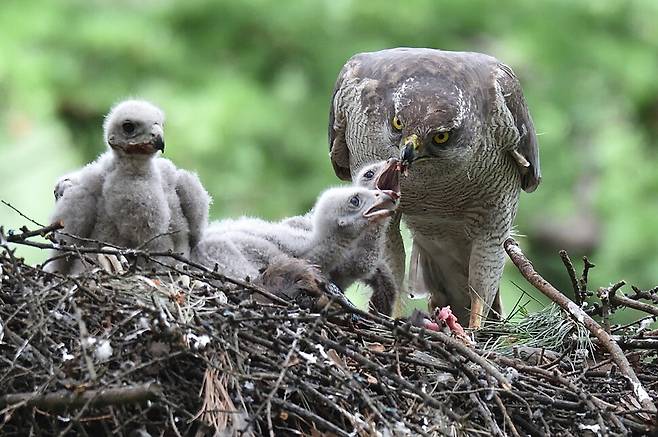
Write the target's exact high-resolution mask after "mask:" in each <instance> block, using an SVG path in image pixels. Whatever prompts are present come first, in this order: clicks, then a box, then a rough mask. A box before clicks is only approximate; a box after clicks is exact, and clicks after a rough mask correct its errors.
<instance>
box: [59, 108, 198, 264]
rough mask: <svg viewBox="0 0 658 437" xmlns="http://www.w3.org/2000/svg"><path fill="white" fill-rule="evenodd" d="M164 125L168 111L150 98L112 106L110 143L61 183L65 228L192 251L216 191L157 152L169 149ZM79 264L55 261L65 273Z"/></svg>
mask: <svg viewBox="0 0 658 437" xmlns="http://www.w3.org/2000/svg"><path fill="white" fill-rule="evenodd" d="M163 126H164V113H163V112H162V111H161V110H160V109H159V108H158V107H156V106H154V105H153V104H151V103H149V102H146V101H142V100H127V101H123V102H121V103H119V104H117V105H116V106H115V107H113V108H112V110H111V111H110V113H109V114H108V115H107V117H106V119H105V122H104V124H103V131H104V139H105V142H106V143H107V145H108V146H109V148H110V150H109V151H108V152H106V153H104V154H103V155H101V156H100V157H99V158H98V159H97V160H96V161H95V162H93V163H91V164H89V165H87V166H86V167H84V168H83V169H81V170H80V171H78V172H75V173H72V174H69V175H66V176H64V177H63V178H61V179H60V181H58V183H57V185H56V188H55V197H56V205H55V212H54V213H53V216H52V220H53V221H62V222H63V224H64V229H63V231H64V233H65V234H68V235H74V236H77V237H82V238H92V239H94V240H100V241H103V242H106V243H110V244H112V245H117V246H124V247H129V248H141V247H143V248H147V249H150V250H169V249H171V250H173V251H176V252H181V253H184V254H189V251H190V246H193V245H194V244H196V243H197V242H198V241H199V239H200V236H201V234H202V233H203V231H204V229H205V227H206V224H207V216H208V207H209V203H210V198H209V196H208V194H207V193H206V191H205V190H204V189H203V187H202V185H201V183H200V182H199V180H198V178H197V176H196V175H194V174H192V173H189V172H187V171H185V170H180V169H177V168H176V167H175V166H174V165H173V164H172V163H171V162H170V161H169V160H167V159H163V158H160V157H158V156H157V152H158V151H164V133H163ZM60 238H61V239H63V240H64V242H67V243H71V242H73V243H80V240H76V239H75V238H72V237H69V236H60ZM82 241H83V242H84V240H82ZM79 268H80V266H79V265H75V266H74V264H73V263H72V262H71V261H69V260H67V259H64V258H62V259H57V260H55V261H54V262H53V263H52V264H50V265H48V270H51V271H60V272H63V273H66V272H69V271H73V272H75V271H78V270H79Z"/></svg>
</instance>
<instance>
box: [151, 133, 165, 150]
mask: <svg viewBox="0 0 658 437" xmlns="http://www.w3.org/2000/svg"><path fill="white" fill-rule="evenodd" d="M153 147H155V150H160V151H161V152H162V153H164V148H165V143H164V140H163V139H162V137H161V136H156V137H154V138H153Z"/></svg>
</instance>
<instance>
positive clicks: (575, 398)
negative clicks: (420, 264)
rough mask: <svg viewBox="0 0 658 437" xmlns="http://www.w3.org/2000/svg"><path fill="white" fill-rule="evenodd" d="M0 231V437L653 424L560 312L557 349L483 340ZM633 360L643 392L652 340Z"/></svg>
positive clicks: (609, 428)
mask: <svg viewBox="0 0 658 437" xmlns="http://www.w3.org/2000/svg"><path fill="white" fill-rule="evenodd" d="M16 241H18V239H17V240H16ZM18 242H19V243H20V241H18ZM0 243H1V244H0V246H1V247H0V266H1V268H2V271H1V272H0V279H1V284H0V360H1V361H2V364H0V387H1V388H0V410H1V412H2V415H0V433H2V434H3V435H7V436H12V435H28V434H30V435H65V434H79V435H93V434H99V433H101V434H102V435H109V434H110V433H112V434H115V433H117V434H119V435H140V436H146V435H152V436H160V435H311V436H320V435H327V436H334V435H335V436H348V435H359V436H370V435H382V436H392V435H478V434H481V435H558V434H562V433H565V434H566V435H587V434H588V433H589V434H591V435H623V434H628V433H647V432H650V431H652V430H654V428H653V425H652V422H653V420H654V417H653V416H652V415H650V414H648V413H646V412H644V411H643V410H642V408H641V406H640V404H639V403H638V402H637V400H636V399H635V397H634V396H633V391H632V389H631V388H630V387H629V385H628V383H627V381H626V380H625V379H624V378H623V377H622V376H621V375H620V374H619V372H618V371H617V370H616V367H615V366H614V365H612V364H610V360H609V359H607V357H606V356H605V355H604V354H601V351H600V350H598V349H597V345H596V344H595V343H594V344H591V348H592V349H591V351H590V353H589V356H588V354H584V355H583V354H582V352H581V353H580V355H578V353H577V351H579V350H582V349H583V348H582V346H578V345H580V344H581V343H582V342H581V341H580V340H578V338H579V337H582V333H581V334H578V332H580V331H578V327H575V326H574V325H573V324H571V325H568V326H569V327H571V328H570V329H567V330H566V333H565V332H562V331H561V332H562V334H564V335H563V336H562V337H561V340H560V341H561V344H559V345H558V346H559V348H554V349H559V350H549V349H546V347H545V346H542V345H538V344H537V342H534V343H532V345H531V346H532V347H530V346H528V347H525V346H524V343H523V341H521V340H519V339H520V338H521V339H522V338H523V337H522V335H521V334H520V332H524V333H527V332H533V331H532V327H531V326H527V321H526V322H525V323H526V325H520V326H521V327H519V325H518V324H513V323H512V322H507V323H499V324H496V325H492V326H491V327H490V328H489V329H488V330H487V329H485V330H483V331H482V333H481V334H480V335H479V338H478V345H479V347H482V346H484V349H480V348H478V347H475V348H474V347H470V346H467V345H465V344H463V343H462V342H460V341H458V340H457V339H455V338H452V337H451V336H450V335H449V334H446V333H443V332H431V331H427V330H425V329H421V328H417V327H415V326H412V325H411V324H409V323H407V322H405V321H401V320H391V319H389V318H385V317H381V316H378V315H373V314H369V313H366V312H363V311H360V310H358V309H356V308H354V307H351V306H350V305H347V304H345V303H344V302H341V301H340V300H338V301H336V300H330V301H329V302H328V303H322V304H321V305H318V304H317V302H316V304H315V305H311V306H300V305H298V304H297V303H295V302H287V303H282V302H276V303H272V302H271V301H270V302H267V301H263V299H260V298H256V296H260V294H259V292H258V287H252V286H249V285H248V284H243V286H238V285H236V284H235V283H230V281H227V280H226V278H223V277H221V275H219V274H213V273H212V272H208V271H199V270H196V269H193V268H192V267H189V268H188V265H187V264H186V263H185V262H182V261H181V259H180V257H179V258H178V259H175V260H174V259H170V260H169V261H170V262H168V261H162V260H161V261H160V266H159V268H158V269H157V271H154V272H148V273H145V272H139V271H137V272H128V273H122V274H120V275H117V274H109V273H107V272H106V271H104V270H102V269H100V268H91V269H89V270H88V271H87V272H86V273H84V274H83V275H80V276H76V277H70V276H59V275H53V274H49V273H45V272H43V271H42V270H40V269H39V268H36V267H31V266H29V265H26V264H24V263H23V262H22V260H20V259H17V258H15V256H14V254H13V252H12V250H11V248H10V247H9V245H8V243H7V240H5V239H4V238H2V239H0ZM87 255H89V252H87ZM325 302H326V301H325ZM551 311H552V312H547V314H549V315H550V317H544V318H543V319H542V321H541V323H542V324H540V325H541V326H540V330H544V331H545V330H546V327H545V323H546V320H547V319H550V320H552V321H553V322H554V323H556V321H558V322H559V321H560V320H562V321H563V322H564V323H565V324H566V323H567V317H566V316H565V315H564V314H563V313H561V312H560V311H559V310H551ZM559 325H560V323H556V326H559ZM565 326H567V325H565ZM527 338H528V339H529V340H528V342H527V343H530V340H531V339H532V338H534V336H533V335H532V334H530V335H527ZM572 340H573V341H572ZM570 341H572V342H571V343H570ZM550 344H551V345H555V344H556V342H555V338H554V337H551V343H550ZM571 345H575V346H573V347H572V346H571ZM524 348H525V349H527V350H525V349H524ZM585 349H588V348H585ZM528 351H529V352H528ZM593 354H597V356H594V355H593ZM528 355H529V356H530V357H528ZM631 355H632V357H631V356H630V355H629V357H630V358H629V360H630V361H631V363H633V366H634V368H635V371H636V373H637V375H638V378H639V379H640V381H641V382H642V384H643V385H644V387H645V388H646V389H647V392H648V394H649V396H651V398H652V399H653V400H654V401H655V400H656V396H657V395H658V393H657V391H656V389H657V387H658V385H657V383H658V372H657V371H656V365H655V364H652V363H651V362H650V360H649V359H650V357H651V352H641V353H640V352H631Z"/></svg>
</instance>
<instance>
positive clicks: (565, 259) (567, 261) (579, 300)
mask: <svg viewBox="0 0 658 437" xmlns="http://www.w3.org/2000/svg"><path fill="white" fill-rule="evenodd" d="M560 258H562V263H563V264H564V267H565V268H566V269H567V274H568V275H569V279H571V286H572V287H573V296H574V300H575V302H576V304H577V305H578V306H582V305H583V300H584V298H583V295H582V293H581V291H580V286H579V285H578V279H577V278H576V269H575V268H574V266H573V262H571V258H569V254H568V253H567V251H566V250H561V251H560Z"/></svg>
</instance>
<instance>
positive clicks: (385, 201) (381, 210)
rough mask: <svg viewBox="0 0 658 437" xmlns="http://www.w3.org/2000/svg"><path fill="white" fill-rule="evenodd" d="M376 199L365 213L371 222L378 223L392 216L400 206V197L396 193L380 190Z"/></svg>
mask: <svg viewBox="0 0 658 437" xmlns="http://www.w3.org/2000/svg"><path fill="white" fill-rule="evenodd" d="M376 197H377V200H376V201H375V203H374V204H373V205H372V206H371V207H370V208H369V209H368V210H367V211H365V212H364V213H363V216H364V217H366V218H367V219H368V220H369V221H370V222H378V221H380V220H382V219H385V218H388V217H390V216H392V215H393V212H394V211H395V209H396V208H397V206H398V204H397V200H398V199H399V198H400V195H399V194H398V193H397V192H395V191H391V190H380V191H379V192H378V193H377V195H376Z"/></svg>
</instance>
